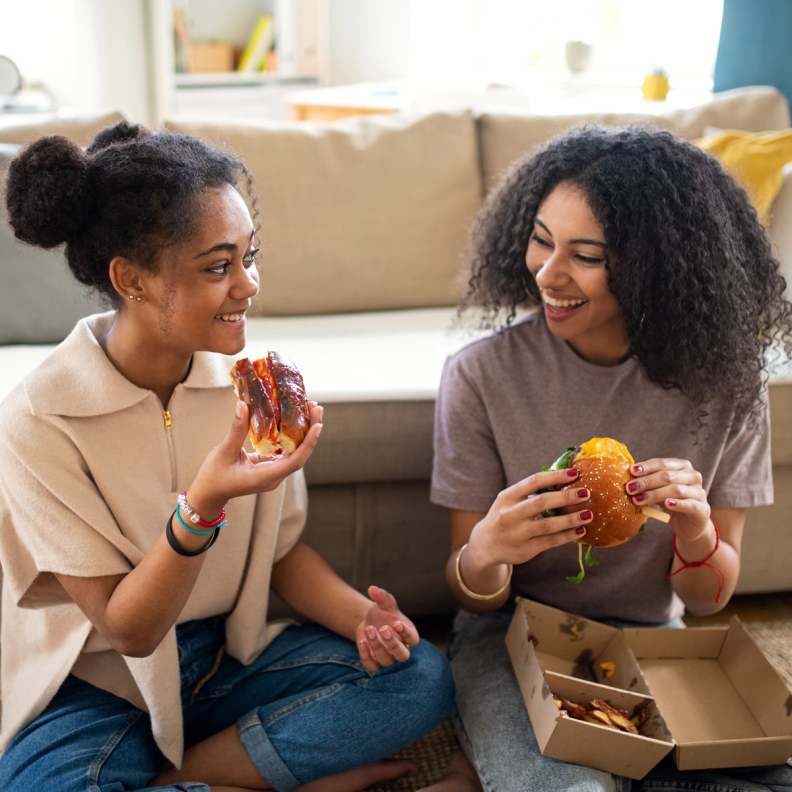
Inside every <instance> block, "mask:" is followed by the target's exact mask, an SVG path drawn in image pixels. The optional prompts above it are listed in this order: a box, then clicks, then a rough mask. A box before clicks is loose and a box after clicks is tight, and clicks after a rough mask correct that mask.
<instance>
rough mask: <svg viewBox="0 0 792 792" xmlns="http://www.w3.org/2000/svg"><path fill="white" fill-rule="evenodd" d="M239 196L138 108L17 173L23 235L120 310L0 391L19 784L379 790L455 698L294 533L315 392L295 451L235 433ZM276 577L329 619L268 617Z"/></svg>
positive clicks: (13, 192)
mask: <svg viewBox="0 0 792 792" xmlns="http://www.w3.org/2000/svg"><path fill="white" fill-rule="evenodd" d="M242 187H244V189H245V190H246V192H247V195H248V197H250V199H251V200H252V202H253V205H255V200H254V198H253V195H252V185H251V179H250V174H249V172H248V171H247V169H246V168H245V166H244V165H243V164H242V163H241V162H240V161H239V160H237V159H236V158H235V157H233V156H231V155H230V154H228V153H224V152H221V151H217V150H215V149H213V148H211V147H210V146H208V145H206V144H204V143H202V142H200V141H198V140H196V139H194V138H191V137H188V136H184V135H170V134H153V133H151V132H149V131H148V130H146V129H144V128H142V127H140V126H132V125H129V124H126V123H122V124H119V125H117V126H115V127H112V128H110V129H107V130H104V131H103V132H101V133H100V134H99V135H98V136H97V138H96V140H95V141H94V142H93V144H92V145H91V146H90V147H89V148H88V149H87V151H83V150H81V149H80V148H79V147H77V146H76V145H74V144H73V143H71V142H70V141H68V140H66V139H65V138H62V137H47V138H43V139H41V140H38V141H37V142H35V143H33V144H31V145H30V146H28V147H27V148H25V149H24V150H23V151H22V152H21V153H20V154H19V155H18V156H17V157H16V158H15V159H14V160H13V161H12V163H11V165H10V169H9V173H8V182H7V196H6V198H7V205H8V214H9V218H10V223H11V225H12V227H13V229H14V232H15V234H16V236H17V238H18V239H19V240H21V241H22V242H26V243H28V244H32V245H38V246H40V247H44V248H53V247H56V246H60V245H65V252H66V259H67V261H68V264H69V268H70V269H71V271H72V273H73V274H74V276H75V277H76V278H77V280H78V281H80V283H82V284H84V285H85V286H87V287H90V288H93V289H96V290H97V291H98V292H99V293H100V294H102V295H103V296H104V297H106V298H107V301H108V303H109V304H110V305H112V307H113V310H112V311H109V312H108V313H105V314H99V315H95V316H91V317H88V318H87V319H84V320H82V321H80V322H79V323H78V324H77V326H76V327H75V329H74V331H73V332H72V333H71V334H70V335H69V337H68V338H67V339H66V340H65V341H64V342H63V343H62V344H61V345H60V346H59V347H58V348H57V349H56V350H55V351H54V352H53V353H52V355H51V356H50V357H49V358H47V360H46V361H45V362H44V363H43V364H42V365H41V366H39V367H38V368H37V369H36V370H35V371H33V372H32V373H31V374H30V375H29V376H27V377H26V378H25V380H24V381H23V383H22V384H21V385H20V386H19V387H17V388H16V389H15V390H14V391H13V392H12V393H11V394H10V395H9V396H8V398H7V399H6V400H5V401H4V402H3V404H2V406H0V561H1V562H2V568H3V572H4V583H3V613H2V624H3V636H2V637H3V645H2V658H3V668H2V702H3V729H2V734H1V735H0V749H2V750H3V754H2V758H0V788H2V789H3V790H4V792H23V791H24V792H29V791H30V790H34V789H35V790H45V789H57V790H59V791H60V792H69V791H70V790H74V792H77V790H84V789H92V790H97V791H99V790H106V791H107V792H110V790H113V791H114V792H115V790H120V789H124V790H139V789H143V788H147V789H159V790H176V789H181V790H186V789H190V790H196V791H197V790H202V789H203V790H208V789H212V790H215V792H217V790H230V789H234V790H242V789H275V790H278V792H289V790H292V789H294V788H296V787H298V786H299V787H301V788H304V789H307V790H339V792H341V790H344V791H345V792H346V791H347V790H356V789H363V788H365V787H367V786H369V785H371V784H373V783H377V782H381V781H385V780H388V779H392V778H396V777H399V776H401V775H404V774H406V773H414V772H416V771H417V768H416V766H415V765H414V764H413V763H412V762H408V761H379V760H381V759H382V757H384V756H387V755H389V754H390V753H392V752H394V751H396V750H399V749H400V748H402V747H404V746H405V745H407V744H409V743H411V742H413V741H414V740H416V739H418V738H419V737H421V736H422V735H423V734H425V733H427V732H428V731H429V730H431V729H432V728H433V727H434V726H435V725H436V724H437V723H438V722H440V721H441V720H442V719H443V718H444V717H446V716H447V715H448V713H449V711H450V709H451V706H452V703H453V696H454V693H453V682H452V679H451V675H450V672H449V670H448V667H447V663H446V661H445V659H444V658H443V656H442V655H441V653H440V652H438V651H437V650H436V649H435V648H434V647H433V646H431V645H429V644H427V643H426V642H425V641H422V642H419V638H418V634H417V632H416V630H415V627H414V625H413V624H412V623H411V622H410V620H409V619H408V618H407V617H405V616H404V615H403V614H402V613H401V612H400V610H399V608H398V605H397V603H396V601H395V600H394V598H393V597H392V596H391V595H390V594H388V593H387V592H385V591H383V590H382V589H379V588H377V587H375V586H372V587H371V588H370V589H369V590H368V594H369V597H365V596H363V595H362V594H359V593H358V592H356V591H354V590H353V589H352V588H350V587H349V586H348V585H346V584H345V583H344V582H343V581H342V580H341V579H340V578H339V577H338V576H337V575H336V574H335V573H334V572H333V571H332V570H331V568H330V567H329V566H328V565H327V564H326V563H325V562H324V561H323V560H322V559H321V558H320V557H319V556H318V555H317V554H316V553H315V552H314V551H313V550H311V549H310V548H309V547H307V546H306V545H305V544H303V543H302V542H301V541H300V533H301V530H302V527H303V524H304V521H305V512H306V488H305V480H304V477H303V474H302V467H303V465H304V464H305V462H306V461H307V460H308V458H309V457H310V455H311V452H312V451H313V449H314V447H315V445H316V442H317V440H318V439H319V433H320V431H321V428H322V424H321V421H322V408H321V407H320V406H319V405H317V404H315V403H311V404H310V423H311V427H310V429H309V431H308V434H307V437H306V439H305V441H304V442H303V444H302V445H301V446H299V447H298V448H297V449H296V450H295V451H294V452H293V453H291V454H290V455H287V456H283V457H278V458H275V459H262V458H261V457H259V456H258V455H257V454H251V453H248V452H247V451H245V449H244V448H243V444H244V442H245V440H246V438H247V436H248V412H247V410H248V408H247V406H246V404H245V403H244V402H242V401H236V399H235V396H234V392H233V389H232V385H231V381H230V379H229V375H228V372H229V370H230V368H231V366H232V364H233V362H234V357H229V356H237V355H238V354H239V353H240V352H241V351H242V349H243V347H244V345H245V320H244V314H245V311H246V310H247V309H248V307H249V306H250V301H251V299H252V298H253V297H254V295H255V294H256V292H257V291H258V289H259V275H258V272H257V270H256V253H257V248H256V247H255V237H256V231H255V227H254V224H253V222H252V220H251V216H250V213H249V211H248V208H247V205H246V203H245V200H244V198H243V196H242V193H241V188H242ZM33 308H34V307H33V306H32V307H31V309H33ZM229 424H230V427H229ZM183 491H186V492H185V493H184V494H183V498H181V499H180V497H179V494H180V493H182V492H183ZM191 513H193V514H195V516H196V517H198V519H199V520H200V523H199V524H200V525H201V530H198V529H197V526H198V524H197V523H195V522H193V521H191V520H190V519H188V515H189V514H191ZM221 530H222V533H221ZM270 588H272V590H273V591H275V592H276V593H277V594H278V595H279V596H281V597H282V598H283V599H284V600H285V601H286V602H287V603H289V604H290V605H292V606H293V607H294V608H295V610H297V611H298V612H300V613H302V614H303V615H305V616H306V617H307V618H308V619H309V620H310V621H313V622H315V623H316V626H290V624H288V623H280V624H279V623H267V600H268V592H269V590H270Z"/></svg>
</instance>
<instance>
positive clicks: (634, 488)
mask: <svg viewBox="0 0 792 792" xmlns="http://www.w3.org/2000/svg"><path fill="white" fill-rule="evenodd" d="M627 492H638V482H637V481H631V482H630V483H629V484H628V485H627Z"/></svg>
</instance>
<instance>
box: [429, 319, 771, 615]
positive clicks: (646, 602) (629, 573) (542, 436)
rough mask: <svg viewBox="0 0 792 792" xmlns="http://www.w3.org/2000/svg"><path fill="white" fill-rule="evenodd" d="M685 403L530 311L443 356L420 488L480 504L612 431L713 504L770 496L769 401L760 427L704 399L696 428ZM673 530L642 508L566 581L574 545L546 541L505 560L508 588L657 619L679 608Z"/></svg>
mask: <svg viewBox="0 0 792 792" xmlns="http://www.w3.org/2000/svg"><path fill="white" fill-rule="evenodd" d="M765 398H766V394H765ZM696 412H697V411H696V409H695V408H694V407H693V406H692V404H691V403H690V401H689V400H688V399H686V398H685V397H684V396H682V394H680V393H679V392H678V391H676V390H670V391H669V390H663V389H662V388H661V387H659V386H658V385H656V384H654V383H652V382H650V380H649V379H648V377H647V376H646V373H645V372H644V369H643V367H642V366H641V365H640V363H639V362H638V360H637V359H636V358H630V359H628V360H626V361H625V362H623V363H621V364H619V365H617V366H596V365H593V364H591V363H588V362H587V361H585V360H583V359H582V358H580V357H579V356H578V355H577V354H575V352H574V351H573V350H572V349H571V347H569V346H568V345H567V344H566V342H564V341H562V340H560V339H558V338H556V337H555V336H554V335H553V334H552V333H551V332H550V330H549V329H548V327H547V324H546V321H545V319H544V316H543V315H542V314H534V315H533V316H530V317H529V318H528V319H526V320H524V321H521V322H518V323H516V324H514V325H513V326H512V327H511V328H510V329H508V330H505V331H503V332H500V333H496V334H494V335H492V336H490V337H487V338H485V339H483V340H480V341H476V342H475V343H472V344H470V345H469V346H467V347H465V348H464V349H462V350H461V351H459V352H457V353H456V354H455V355H452V356H451V357H449V358H448V360H447V361H446V365H445V368H444V370H443V378H442V382H441V385H440V392H439V395H438V398H437V406H436V411H435V459H434V470H433V473H432V494H431V499H432V501H433V502H434V503H437V504H439V505H441V506H446V507H448V508H452V509H461V510H464V511H475V512H486V511H489V509H490V507H491V506H492V504H493V502H494V500H495V498H496V497H497V495H498V493H499V492H500V491H501V490H503V489H505V488H506V487H509V486H511V485H512V484H515V483H516V482H518V481H520V480H521V479H524V478H526V477H527V476H530V475H531V474H533V473H537V472H539V471H540V470H541V469H542V465H550V464H552V463H553V462H554V461H555V460H556V459H557V458H558V457H559V456H560V455H561V454H562V453H563V451H564V449H565V448H566V447H567V446H570V445H580V444H581V443H583V442H585V441H587V440H590V439H591V438H592V437H613V438H615V439H617V440H620V441H621V442H622V443H624V444H625V445H626V446H627V448H628V449H629V450H630V453H631V454H632V456H633V458H634V459H635V460H636V462H639V461H641V460H647V459H651V458H652V457H677V458H680V459H688V460H690V462H691V463H692V465H693V467H694V468H695V469H696V470H698V471H699V472H700V473H701V475H702V477H703V479H704V488H705V490H706V491H707V493H708V500H709V503H710V505H711V506H712V507H713V508H716V509H728V508H744V507H748V506H760V505H764V504H768V503H772V501H773V483H772V475H771V464H770V424H769V413H768V411H767V410H765V415H764V419H763V420H762V422H761V425H760V427H759V428H749V427H748V426H746V425H743V426H734V427H733V426H732V423H733V421H732V414H731V411H730V410H729V409H728V408H726V407H721V408H714V407H712V408H710V409H709V416H708V417H707V418H706V423H705V427H704V428H703V429H702V430H701V432H700V433H699V435H698V437H696V435H695V434H694V433H693V430H694V429H695V426H696V422H695V416H696ZM672 538H673V532H672V531H671V528H670V527H669V526H667V525H665V524H663V523H662V522H659V521H657V520H651V519H650V520H649V521H647V523H646V527H645V530H644V531H642V532H641V533H639V534H638V535H637V536H635V537H634V538H633V539H631V540H630V541H629V542H626V543H625V544H623V545H620V546H618V547H613V548H607V549H605V548H602V549H599V548H594V549H593V550H592V556H593V557H594V558H596V559H598V560H599V561H600V564H599V566H594V567H588V568H587V569H586V577H585V579H584V580H583V581H582V582H581V583H580V584H577V585H575V584H573V583H569V582H568V581H567V580H566V576H567V575H574V574H576V573H577V571H578V557H577V556H578V548H577V545H576V544H574V543H570V544H568V545H565V546H563V547H559V548H555V549H552V550H548V551H546V552H543V553H540V554H539V555H538V556H536V557H535V558H533V559H531V560H530V561H528V562H527V563H525V564H522V565H520V566H518V567H516V568H515V570H514V579H513V585H512V590H513V592H515V593H518V594H521V595H522V596H525V597H528V598H530V599H535V600H539V601H541V602H545V603H547V604H550V605H553V606H555V607H558V608H563V609H565V610H568V611H571V612H573V613H577V614H580V615H582V616H587V617H589V618H595V619H603V618H617V619H625V620H629V621H638V622H647V623H653V624H657V623H661V622H665V621H668V620H670V619H673V618H675V617H677V616H680V615H681V614H682V613H683V612H684V606H683V603H682V601H681V600H680V599H679V598H678V597H677V596H676V594H675V593H674V591H673V588H672V587H671V582H670V581H669V580H667V579H666V575H667V574H668V572H669V570H670V568H671V563H672V560H673V547H672ZM713 574H714V573H713Z"/></svg>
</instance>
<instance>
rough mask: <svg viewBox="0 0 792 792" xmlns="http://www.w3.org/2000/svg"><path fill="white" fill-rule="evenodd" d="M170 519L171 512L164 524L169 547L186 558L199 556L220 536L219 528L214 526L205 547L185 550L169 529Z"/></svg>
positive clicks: (171, 518) (171, 517)
mask: <svg viewBox="0 0 792 792" xmlns="http://www.w3.org/2000/svg"><path fill="white" fill-rule="evenodd" d="M174 514H175V512H174ZM172 521H173V514H171V516H170V517H169V518H168V522H167V525H166V526H165V537H166V538H167V540H168V544H169V545H170V546H171V549H172V550H173V551H174V552H175V553H178V554H179V555H180V556H185V557H187V558H195V556H199V555H201V553H205V552H206V551H207V550H208V549H209V548H210V547H211V546H212V545H213V544H214V543H215V542H216V541H217V537H218V536H220V529H219V528H216V529H215V530H214V531H213V536H212V538H211V539H210V540H209V543H208V544H207V545H206V547H204V548H202V549H201V550H185V549H184V548H183V547H182V546H181V545H180V544H179V543H178V542H177V541H176V537H175V536H174V535H173V530H172V529H171V522H172Z"/></svg>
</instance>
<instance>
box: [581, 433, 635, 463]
mask: <svg viewBox="0 0 792 792" xmlns="http://www.w3.org/2000/svg"><path fill="white" fill-rule="evenodd" d="M594 456H604V457H617V458H620V459H623V460H625V462H626V464H627V466H628V467H631V466H632V465H634V464H635V460H634V459H633V458H632V456H631V455H630V452H629V451H628V450H627V446H625V445H624V443H620V442H619V441H618V440H613V439H612V438H610V437H592V438H591V440H589V441H588V443H583V445H582V446H580V453H579V454H578V455H577V456H576V457H575V459H584V458H585V457H594Z"/></svg>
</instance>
